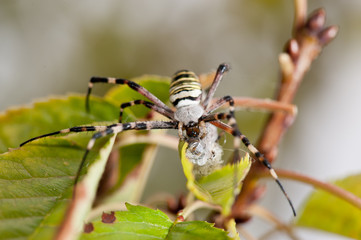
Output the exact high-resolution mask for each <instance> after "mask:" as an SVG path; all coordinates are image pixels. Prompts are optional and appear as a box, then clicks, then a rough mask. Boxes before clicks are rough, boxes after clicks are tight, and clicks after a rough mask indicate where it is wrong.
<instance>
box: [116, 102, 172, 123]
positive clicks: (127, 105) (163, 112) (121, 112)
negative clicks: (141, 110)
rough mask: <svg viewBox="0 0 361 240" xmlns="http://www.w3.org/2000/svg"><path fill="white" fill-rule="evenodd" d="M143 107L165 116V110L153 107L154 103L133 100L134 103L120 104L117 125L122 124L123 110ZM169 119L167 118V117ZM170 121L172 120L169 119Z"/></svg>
mask: <svg viewBox="0 0 361 240" xmlns="http://www.w3.org/2000/svg"><path fill="white" fill-rule="evenodd" d="M140 104H142V105H144V106H145V107H147V108H150V109H152V110H154V111H156V112H158V113H160V114H162V115H164V116H167V112H166V111H165V109H163V108H160V107H159V106H157V105H155V104H154V103H152V102H148V101H145V100H135V101H130V102H127V103H122V104H121V105H120V112H119V123H121V122H122V118H123V112H124V109H125V108H127V107H131V106H134V105H140ZM167 117H168V118H169V116H167ZM171 119H172V118H171Z"/></svg>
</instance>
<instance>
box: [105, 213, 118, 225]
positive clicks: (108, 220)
mask: <svg viewBox="0 0 361 240" xmlns="http://www.w3.org/2000/svg"><path fill="white" fill-rule="evenodd" d="M115 219H116V218H115V215H114V212H113V211H112V212H110V214H109V213H104V212H103V215H102V222H103V223H113V222H114V221H115Z"/></svg>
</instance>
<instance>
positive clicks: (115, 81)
mask: <svg viewBox="0 0 361 240" xmlns="http://www.w3.org/2000/svg"><path fill="white" fill-rule="evenodd" d="M94 83H108V84H120V85H127V86H128V87H130V88H131V89H133V90H134V91H136V92H138V93H139V94H141V95H143V96H144V97H146V98H147V99H149V100H150V101H151V102H152V103H153V104H154V105H156V106H157V107H158V109H162V110H161V111H162V114H163V115H165V116H166V117H168V118H170V119H173V115H174V113H173V111H172V110H171V109H170V108H169V107H168V106H167V105H165V103H163V102H162V101H161V100H160V99H159V98H157V97H156V96H155V95H153V94H152V93H151V92H149V91H148V90H147V89H145V88H144V87H142V86H140V85H139V84H138V83H136V82H133V81H130V80H127V79H123V78H105V77H92V78H91V79H90V81H89V84H88V92H87V95H86V98H85V107H86V110H87V112H89V111H90V107H89V97H90V94H91V91H92V89H93V85H94Z"/></svg>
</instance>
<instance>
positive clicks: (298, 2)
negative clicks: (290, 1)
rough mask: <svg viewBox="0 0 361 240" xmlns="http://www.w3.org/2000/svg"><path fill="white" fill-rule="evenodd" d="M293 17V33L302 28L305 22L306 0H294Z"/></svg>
mask: <svg viewBox="0 0 361 240" xmlns="http://www.w3.org/2000/svg"><path fill="white" fill-rule="evenodd" d="M294 4H295V19H294V21H293V29H294V31H295V32H294V34H295V33H296V31H298V30H299V29H301V28H302V26H304V25H305V22H306V16H307V0H294Z"/></svg>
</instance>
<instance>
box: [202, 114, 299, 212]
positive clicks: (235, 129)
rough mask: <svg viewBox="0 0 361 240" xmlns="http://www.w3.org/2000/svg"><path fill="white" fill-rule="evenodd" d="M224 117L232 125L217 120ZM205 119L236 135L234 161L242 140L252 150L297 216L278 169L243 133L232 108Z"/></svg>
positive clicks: (236, 158)
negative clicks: (278, 174) (279, 176)
mask: <svg viewBox="0 0 361 240" xmlns="http://www.w3.org/2000/svg"><path fill="white" fill-rule="evenodd" d="M223 119H228V121H229V124H230V125H228V124H225V123H223V122H220V121H217V120H223ZM204 121H206V122H210V123H212V124H213V125H215V126H217V127H219V128H221V129H223V130H224V131H226V132H228V133H230V134H232V135H233V136H234V149H235V156H234V161H237V160H238V159H239V156H236V155H238V154H237V153H238V149H239V148H240V145H241V142H242V143H243V144H244V145H245V146H246V147H247V148H248V150H249V151H250V152H252V154H253V155H254V156H255V157H256V158H257V160H258V161H260V162H261V163H262V164H263V165H264V166H265V167H266V168H268V170H269V172H270V174H271V176H272V178H273V179H274V180H275V181H276V183H277V185H278V186H279V187H280V189H281V191H282V193H283V194H284V196H285V197H286V199H287V201H288V203H289V205H290V206H291V209H292V212H293V215H294V216H296V210H295V208H294V207H293V204H292V201H291V199H290V198H289V197H288V195H287V193H286V191H285V189H284V187H283V185H282V184H281V182H280V180H279V178H278V176H277V173H276V171H275V170H274V169H273V167H272V165H271V164H270V162H269V161H268V159H267V158H266V157H265V156H264V155H263V154H262V153H260V152H259V151H258V149H257V148H256V147H255V146H253V145H252V144H251V143H250V141H249V140H248V138H247V137H246V136H245V135H243V134H242V133H241V131H240V130H239V129H238V126H237V122H236V120H235V118H234V114H232V113H231V109H230V114H225V113H217V114H212V115H209V116H207V117H205V118H204Z"/></svg>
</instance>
